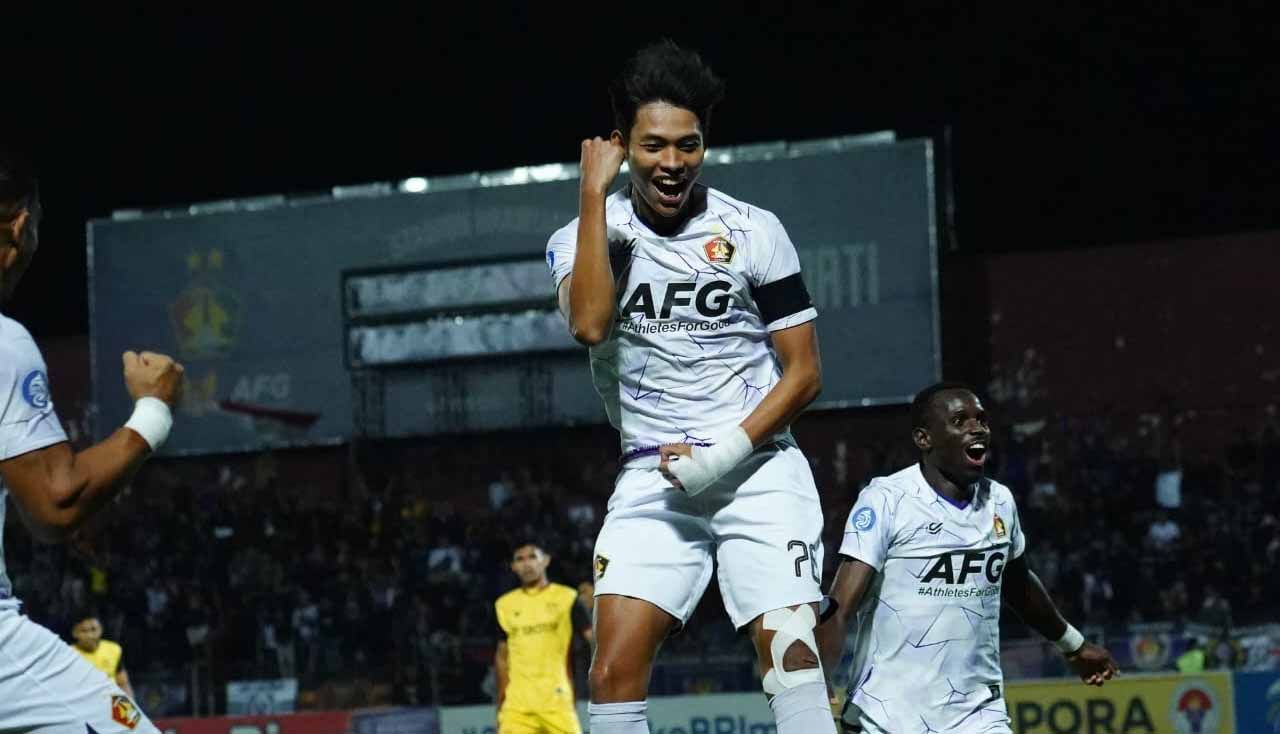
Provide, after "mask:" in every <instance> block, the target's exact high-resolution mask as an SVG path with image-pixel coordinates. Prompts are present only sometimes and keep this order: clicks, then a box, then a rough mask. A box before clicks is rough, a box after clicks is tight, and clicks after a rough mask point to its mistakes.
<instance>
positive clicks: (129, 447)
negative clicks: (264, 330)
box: [0, 152, 182, 734]
mask: <svg viewBox="0 0 1280 734" xmlns="http://www.w3.org/2000/svg"><path fill="white" fill-rule="evenodd" d="M39 221H40V199H39V195H38V193H37V189H36V180H35V176H34V175H33V174H32V173H31V171H30V168H29V167H27V166H25V165H23V164H22V163H21V162H19V160H18V158H17V157H15V156H12V155H10V154H7V153H5V152H0V304H3V303H5V302H7V301H8V299H9V297H10V296H12V295H13V291H14V288H16V287H17V285H18V281H19V279H21V277H22V274H23V272H24V271H25V270H26V269H27V266H28V265H30V263H31V259H32V257H34V256H35V253H36V247H37V246H38V244H39V241H38V237H37V234H38V225H39ZM124 382H125V387H126V388H127V389H128V390H129V394H130V395H131V396H132V397H133V399H134V400H135V401H136V403H135V408H134V412H133V416H132V417H130V418H129V421H128V422H127V423H125V425H124V426H123V427H121V428H119V429H117V430H116V431H115V432H114V433H112V434H111V435H110V436H108V437H107V438H106V440H104V441H103V442H102V443H99V444H97V445H96V446H91V447H89V448H87V449H85V450H84V451H80V452H78V453H77V452H74V451H72V450H71V447H70V445H69V444H68V443H67V436H66V434H65V433H64V432H63V429H62V424H61V423H59V422H58V416H57V414H56V413H55V412H54V408H53V399H52V398H51V397H50V391H49V380H48V376H47V374H46V370H45V364H44V359H43V358H42V357H41V356H40V350H39V349H37V348H36V344H35V342H34V341H33V340H32V338H31V335H30V334H29V333H27V330H26V329H25V328H23V327H22V325H21V324H19V323H18V322H17V321H14V320H13V319H10V318H7V317H5V316H3V315H0V526H3V523H4V511H5V509H4V508H5V495H6V493H7V494H11V495H13V499H14V505H15V506H16V507H17V508H18V514H19V515H20V516H21V517H22V520H23V522H24V524H25V525H26V526H27V528H28V529H29V530H30V531H31V533H32V534H33V535H34V536H36V538H37V539H39V540H42V541H46V542H57V541H62V540H65V539H66V538H67V537H68V536H69V535H70V534H71V533H72V532H73V531H75V529H76V528H78V527H79V526H80V525H81V524H82V523H83V522H84V521H85V520H86V519H88V517H89V516H90V515H92V514H93V513H94V512H95V511H96V510H97V509H98V508H100V507H102V506H103V505H104V504H106V503H107V502H108V501H109V500H110V499H111V498H112V497H114V496H115V494H116V492H117V491H119V489H120V488H121V487H123V486H124V485H125V484H126V483H127V482H128V481H129V478H130V477H132V476H133V473H134V472H135V471H136V470H137V469H138V467H139V466H141V465H142V462H143V461H145V460H146V459H147V457H148V456H150V455H151V453H152V452H153V451H155V450H156V449H158V448H159V447H160V445H161V444H162V443H163V442H164V440H165V438H167V437H168V435H169V429H170V427H171V426H172V423H173V418H172V415H171V413H170V406H172V405H174V404H175V403H176V401H177V399H178V394H179V389H180V387H181V384H182V365H180V364H178V363H176V362H174V361H173V360H172V359H170V358H169V357H166V356H164V355H161V354H153V353H151V352H143V353H142V354H135V353H133V352H125V354H124ZM19 606H20V602H19V601H18V600H17V599H15V598H14V597H13V585H12V584H11V583H10V581H9V577H8V576H7V575H6V570H5V567H4V563H3V558H2V557H0V649H2V650H3V652H4V654H3V655H0V729H3V730H4V731H5V732H6V733H10V732H12V733H14V734H17V733H21V734H86V731H87V732H91V733H92V732H96V734H117V733H119V734H124V733H125V732H128V733H129V734H144V733H146V732H150V733H152V734H158V730H157V729H156V728H155V726H153V725H152V723H151V722H150V721H149V720H148V719H147V718H146V716H144V715H143V714H142V712H141V711H139V710H138V708H137V707H136V706H135V705H134V703H133V701H132V700H130V698H129V697H128V696H127V695H125V692H124V691H122V690H121V689H120V687H119V686H117V685H116V682H115V681H113V680H111V679H109V678H107V677H106V676H104V675H102V673H101V672H99V671H98V670H97V669H95V668H94V667H93V666H92V665H90V664H89V663H88V662H87V661H85V660H84V659H83V658H81V657H80V656H79V655H77V654H76V653H74V652H72V650H71V649H70V648H69V647H68V646H67V645H66V644H65V643H63V641H62V639H61V638H59V637H58V636H57V635H55V634H54V633H52V632H50V631H49V630H47V629H45V628H44V627H41V626H40V625H38V624H36V623H34V622H32V621H31V620H30V619H29V618H28V617H26V616H24V615H22V614H21V613H20V612H19V611H18V608H19Z"/></svg>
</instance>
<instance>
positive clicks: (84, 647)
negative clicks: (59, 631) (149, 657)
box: [71, 612, 134, 698]
mask: <svg viewBox="0 0 1280 734" xmlns="http://www.w3.org/2000/svg"><path fill="white" fill-rule="evenodd" d="M71 636H72V637H74V638H75V644H73V645H72V646H71V648H72V649H73V650H75V651H76V652H78V653H80V656H81V657H83V658H84V659H85V660H88V661H89V663H90V664H92V665H93V667H95V668H97V669H98V670H101V671H102V672H103V673H106V674H107V677H108V678H110V679H111V680H113V681H115V684H116V685H118V686H120V690H122V691H124V693H125V695H126V696H128V697H129V698H134V695H133V686H131V685H129V672H128V671H127V670H125V669H124V648H122V647H120V645H118V644H116V643H114V642H112V641H111V640H104V639H102V622H101V621H99V620H98V615H97V614H96V613H94V612H83V613H81V614H77V615H76V623H75V626H74V627H72V628H71Z"/></svg>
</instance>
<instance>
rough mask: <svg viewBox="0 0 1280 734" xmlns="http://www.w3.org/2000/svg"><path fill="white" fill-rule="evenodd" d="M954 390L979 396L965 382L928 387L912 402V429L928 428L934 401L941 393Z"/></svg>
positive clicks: (944, 383)
mask: <svg viewBox="0 0 1280 734" xmlns="http://www.w3.org/2000/svg"><path fill="white" fill-rule="evenodd" d="M952 390H963V391H964V392H970V393H973V394H974V395H977V394H978V393H977V391H976V390H974V389H973V388H972V387H969V385H967V384H965V383H963V382H939V383H935V384H933V385H930V386H928V387H926V388H925V389H923V390H921V391H920V392H918V393H916V397H915V399H914V400H912V401H911V428H913V429H915V428H928V427H929V413H930V411H931V410H932V409H933V399H934V398H935V397H937V396H938V394H939V393H944V392H951V391H952Z"/></svg>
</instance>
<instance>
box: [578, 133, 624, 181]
mask: <svg viewBox="0 0 1280 734" xmlns="http://www.w3.org/2000/svg"><path fill="white" fill-rule="evenodd" d="M626 157H627V151H626V148H623V147H622V142H621V141H619V140H615V139H613V138H610V139H608V140H605V139H603V138H592V139H590V140H584V141H582V168H581V174H582V175H581V183H580V184H579V185H580V186H581V187H582V190H583V191H589V192H592V193H596V194H605V193H608V191H609V185H610V184H612V183H613V179H615V178H617V177H618V171H620V170H622V161H623V160H624V159H625V158H626Z"/></svg>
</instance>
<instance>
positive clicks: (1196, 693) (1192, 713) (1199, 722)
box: [1169, 680, 1222, 734]
mask: <svg viewBox="0 0 1280 734" xmlns="http://www.w3.org/2000/svg"><path fill="white" fill-rule="evenodd" d="M1169 720H1170V721H1172V722H1173V726H1174V731H1176V732H1177V734H1217V732H1218V731H1219V726H1220V725H1221V720H1222V706H1221V704H1220V703H1219V701H1218V697H1217V695H1216V694H1215V693H1214V692H1213V689H1212V688H1210V687H1209V686H1208V685H1205V683H1204V682H1202V681H1196V680H1192V681H1188V682H1187V683H1183V684H1182V685H1180V686H1178V687H1177V688H1176V689H1174V691H1173V696H1171V697H1170V699H1169Z"/></svg>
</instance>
